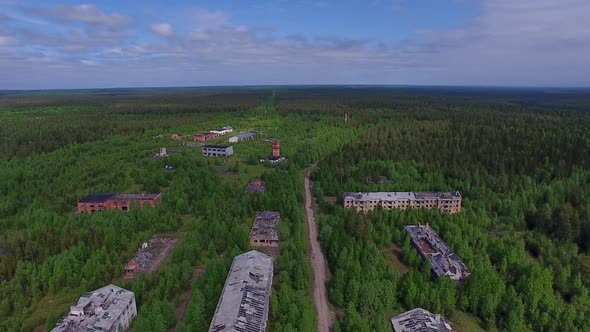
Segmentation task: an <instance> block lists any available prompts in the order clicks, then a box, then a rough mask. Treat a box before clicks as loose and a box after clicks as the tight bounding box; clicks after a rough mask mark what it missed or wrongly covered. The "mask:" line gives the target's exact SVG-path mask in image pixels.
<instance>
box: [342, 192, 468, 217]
mask: <svg viewBox="0 0 590 332" xmlns="http://www.w3.org/2000/svg"><path fill="white" fill-rule="evenodd" d="M344 207H345V208H355V209H356V210H357V211H362V212H369V211H373V210H374V209H375V208H382V209H385V210H393V209H400V210H406V209H439V210H441V211H442V212H446V213H458V212H461V193H459V192H458V191H455V192H413V191H410V192H407V191H401V192H370V193H350V192H347V193H344Z"/></svg>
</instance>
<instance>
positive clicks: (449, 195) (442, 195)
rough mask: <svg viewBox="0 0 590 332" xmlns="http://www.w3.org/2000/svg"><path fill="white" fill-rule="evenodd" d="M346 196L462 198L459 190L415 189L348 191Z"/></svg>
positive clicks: (399, 198) (378, 199)
mask: <svg viewBox="0 0 590 332" xmlns="http://www.w3.org/2000/svg"><path fill="white" fill-rule="evenodd" d="M344 198H350V199H353V200H356V201H392V200H408V201H415V200H423V199H435V198H439V199H451V198H461V194H460V193H459V192H458V191H455V192H433V191H424V192H414V191H393V192H366V193H362V192H358V193H357V192H347V193H344Z"/></svg>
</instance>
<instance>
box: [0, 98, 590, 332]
mask: <svg viewBox="0 0 590 332" xmlns="http://www.w3.org/2000/svg"><path fill="white" fill-rule="evenodd" d="M589 107H590V96H589V95H588V94H587V93H586V92H584V91H574V92H572V93H568V94H554V93H546V92H544V91H542V90H501V89H491V90H486V89H448V88H444V89H443V88H423V89H412V88H389V87H277V88H263V87H252V88H242V89H223V88H203V89H198V88H187V89H112V90H80V91H33V92H30V91H28V92H17V91H10V92H0V155H1V156H2V157H1V158H0V330H2V331H32V330H34V329H39V330H42V329H43V328H44V327H45V328H47V329H51V328H52V327H53V325H54V324H55V322H56V321H57V319H59V318H60V317H61V316H62V315H63V314H65V313H66V312H67V311H68V309H69V306H70V305H73V304H74V303H75V302H76V300H77V298H78V297H79V296H80V295H81V294H83V293H85V292H87V291H89V290H93V289H96V288H98V287H101V286H103V285H105V284H108V283H115V284H117V285H119V286H121V287H124V288H127V289H130V290H132V291H133V292H134V293H135V296H136V300H137V305H138V311H139V314H138V318H137V319H136V320H135V321H134V323H133V327H132V329H133V330H134V331H166V330H168V329H170V328H176V330H177V331H206V330H207V328H208V326H209V322H210V320H211V317H212V315H213V312H214V310H215V306H216V304H217V300H218V298H219V294H220V293H221V289H222V287H223V284H224V282H225V278H226V276H227V271H228V269H229V266H230V264H231V261H232V259H233V257H234V256H235V255H238V254H240V253H243V252H245V251H248V250H250V246H249V243H248V235H249V231H250V227H251V225H252V221H253V217H254V215H255V213H256V211H259V210H274V211H279V212H280V213H281V215H282V219H281V220H282V221H281V224H280V229H279V234H280V238H281V240H282V244H281V250H280V254H279V256H278V257H277V258H276V260H275V262H274V265H275V276H274V283H273V291H272V295H271V308H270V323H269V331H278V332H282V331H285V332H286V331H300V332H307V331H314V330H315V326H316V318H315V312H314V306H313V300H312V293H311V282H312V281H311V267H310V265H309V252H308V245H309V244H308V241H307V236H306V227H305V222H304V220H305V214H304V210H303V176H304V173H305V171H306V170H307V169H308V168H310V167H313V166H311V165H314V164H315V165H316V166H315V167H314V168H313V181H314V195H315V197H316V201H317V209H318V217H319V218H318V219H319V225H320V240H321V242H322V246H323V249H324V253H325V254H326V257H327V259H328V262H329V268H330V274H331V280H330V282H329V298H330V302H331V304H332V305H333V307H334V310H335V311H336V316H337V322H336V323H335V325H334V330H335V331H337V332H338V331H354V332H357V331H360V332H362V331H390V330H391V327H390V323H389V319H390V318H391V317H392V316H393V315H395V314H398V313H401V312H403V311H406V310H409V309H412V308H415V307H422V308H425V309H428V310H431V311H433V312H437V313H441V314H444V315H445V316H447V318H448V319H449V320H450V321H451V322H453V324H454V325H455V327H456V328H457V330H458V331H477V330H492V331H493V330H502V331H504V330H506V331H584V330H587V326H588V325H590V294H589V289H590V288H589V287H590V256H589V255H588V254H589V253H590V252H589V251H590V245H589V243H590V187H589V186H588V184H589V183H590V136H589V135H588V133H589V132H590V113H588V108H589ZM344 112H348V113H349V114H350V120H349V121H348V123H344V121H343V113H344ZM225 125H230V126H232V127H234V130H235V131H238V132H239V131H245V130H257V131H259V135H258V136H257V138H256V139H255V140H253V141H245V142H239V143H236V144H235V145H234V150H235V152H236V153H235V155H234V156H233V157H231V158H228V159H207V158H205V157H202V156H201V153H200V149H199V148H195V147H190V146H184V145H181V144H179V142H176V141H172V140H171V139H170V135H172V134H181V135H189V136H190V135H192V134H193V133H196V132H201V131H205V130H209V129H212V128H216V127H220V126H225ZM270 138H278V139H280V140H281V151H282V154H283V155H284V156H285V157H286V158H287V162H286V163H285V164H283V165H281V166H279V167H272V166H269V165H261V164H259V163H258V160H259V159H260V158H262V157H265V156H267V155H268V154H269V153H270V146H269V145H268V144H265V143H264V139H270ZM225 142H227V137H225V138H223V137H220V138H218V139H217V140H215V141H214V143H220V144H221V143H225ZM160 147H167V148H168V150H169V151H170V152H171V156H169V157H167V158H164V159H154V158H152V156H153V154H154V153H155V152H156V151H157V150H158V148H160ZM165 165H174V166H175V171H174V172H166V171H164V170H163V168H164V166H165ZM379 177H385V178H386V179H387V180H386V181H384V182H383V183H379V182H378V181H376V179H378V178H379ZM257 178H262V179H263V180H264V181H266V185H267V192H266V193H259V194H250V195H247V194H246V193H245V192H244V189H245V186H246V184H247V183H248V182H249V181H252V180H254V179H257ZM418 190H459V191H461V193H462V195H463V212H461V213H459V214H457V215H444V214H441V213H439V212H438V211H405V212H400V211H375V212H373V213H371V214H366V215H365V214H358V213H355V212H352V211H350V210H346V209H344V208H342V207H341V203H342V201H341V197H342V194H343V193H344V192H346V191H418ZM141 191H161V192H162V193H163V202H162V204H161V205H159V206H158V207H157V208H156V209H136V210H132V211H129V212H127V213H122V212H114V211H113V212H102V213H99V214H93V215H78V214H75V213H74V212H75V205H76V202H77V200H79V199H80V198H81V197H83V196H85V195H87V194H89V193H92V192H141ZM418 222H420V223H429V224H430V225H431V226H432V227H433V228H434V229H435V230H436V231H437V232H438V234H439V235H440V236H441V237H442V238H443V239H444V240H445V241H446V242H447V243H448V244H449V246H450V247H451V248H452V249H453V250H454V251H455V252H456V253H457V255H458V256H460V257H461V258H462V259H463V261H464V262H465V263H466V264H467V266H468V267H469V268H470V269H471V271H472V272H473V273H472V275H471V276H470V277H469V278H468V279H467V280H466V281H465V283H463V284H461V285H459V286H457V285H455V284H454V283H453V282H451V281H450V280H449V279H446V278H442V279H439V280H434V279H433V278H432V277H431V274H430V272H429V266H428V264H426V263H424V262H423V261H422V260H421V259H420V257H419V256H418V254H417V252H416V251H415V250H414V249H413V248H412V247H411V246H410V243H409V238H408V235H407V234H406V233H405V232H404V230H403V226H404V225H407V224H416V223H418ZM156 234H169V235H172V236H174V237H175V238H177V239H178V244H177V245H176V247H175V248H174V249H173V251H172V253H171V255H170V256H169V257H168V258H167V259H166V261H165V262H164V264H163V265H162V266H161V267H160V268H159V269H158V270H157V271H155V272H153V273H151V274H145V275H143V274H142V275H139V276H138V277H136V278H134V279H131V280H124V279H122V278H121V276H122V274H123V267H124V264H125V263H126V262H127V261H129V259H130V258H132V257H133V255H134V253H135V252H136V250H137V249H138V248H139V246H141V244H142V243H143V242H145V241H146V240H147V239H149V238H150V237H151V236H153V235H156ZM195 271H203V273H196V272H195ZM187 292H188V293H190V296H189V300H188V303H184V304H186V311H185V312H184V315H183V318H182V319H178V318H177V313H176V311H177V310H178V308H181V307H182V306H183V301H184V299H183V294H185V293H187Z"/></svg>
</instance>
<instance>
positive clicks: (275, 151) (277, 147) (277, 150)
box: [272, 142, 281, 157]
mask: <svg viewBox="0 0 590 332" xmlns="http://www.w3.org/2000/svg"><path fill="white" fill-rule="evenodd" d="M272 156H273V157H280V156H281V144H280V143H279V142H274V143H273V144H272Z"/></svg>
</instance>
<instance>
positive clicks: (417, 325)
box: [391, 308, 453, 332]
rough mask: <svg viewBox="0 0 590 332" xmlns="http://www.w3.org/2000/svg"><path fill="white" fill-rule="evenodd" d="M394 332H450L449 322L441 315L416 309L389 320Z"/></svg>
mask: <svg viewBox="0 0 590 332" xmlns="http://www.w3.org/2000/svg"><path fill="white" fill-rule="evenodd" d="M391 324H392V325H393V330H394V331H395V332H417V331H420V332H422V331H423V332H452V331H453V329H452V328H451V325H450V324H449V322H448V321H447V320H446V319H445V318H444V317H443V316H441V315H435V314H433V313H431V312H430V311H428V310H424V309H421V308H416V309H413V310H410V311H406V312H404V313H403V314H401V315H399V316H396V317H393V318H392V319H391Z"/></svg>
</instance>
